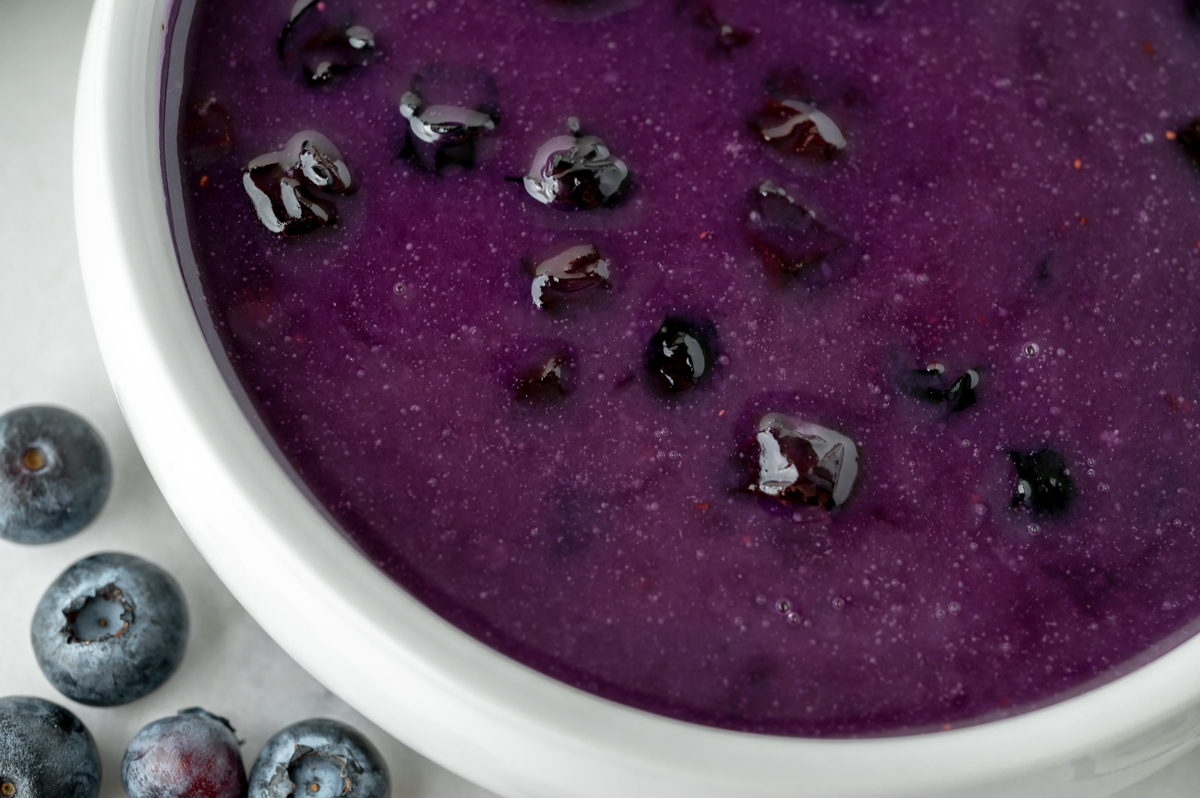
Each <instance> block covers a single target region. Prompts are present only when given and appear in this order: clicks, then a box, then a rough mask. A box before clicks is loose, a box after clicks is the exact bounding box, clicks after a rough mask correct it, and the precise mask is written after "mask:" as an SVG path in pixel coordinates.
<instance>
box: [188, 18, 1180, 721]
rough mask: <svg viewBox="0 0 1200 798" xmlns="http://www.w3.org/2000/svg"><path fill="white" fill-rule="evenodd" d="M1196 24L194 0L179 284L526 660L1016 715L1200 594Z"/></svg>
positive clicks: (1094, 678) (344, 483)
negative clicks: (184, 283)
mask: <svg viewBox="0 0 1200 798" xmlns="http://www.w3.org/2000/svg"><path fill="white" fill-rule="evenodd" d="M1194 5H1195V4H1189V3H1183V2H1174V3H1166V4H1145V3H1137V2H1134V1H1133V0H1096V1H1095V2H1092V3H1086V4H1078V3H1067V2H1059V1H1058V0H1032V2H1030V0H997V1H996V2H994V3H989V4H987V7H986V9H984V8H982V7H981V6H980V4H978V3H976V2H967V1H966V0H927V2H921V3H917V2H903V0H899V1H897V2H890V3H877V2H871V3H861V2H846V0H797V1H796V2H788V3H780V2H778V0H739V2H733V1H732V0H711V2H710V1H709V0H704V2H699V1H698V0H697V2H673V1H671V2H666V1H664V2H656V1H654V0H646V1H645V2H637V0H587V1H586V2H578V1H575V2H568V0H519V1H518V0H513V2H508V3H502V4H492V5H489V6H487V8H486V11H482V10H481V6H480V4H479V3H476V2H471V1H470V0H437V2H436V3H432V2H426V0H419V2H418V1H417V0H396V1H395V2H389V3H362V2H355V0H337V2H333V0H324V1H323V2H319V3H314V4H311V7H310V6H309V5H305V4H304V3H301V4H299V5H295V4H293V3H292V2H291V0H271V2H265V3H250V4H248V3H244V2H238V0H203V2H201V3H200V4H199V10H198V12H197V15H196V17H195V20H194V30H193V31H192V34H193V35H192V36H191V37H190V38H191V45H190V47H191V50H190V52H189V57H188V59H187V62H186V63H187V66H186V74H183V75H181V76H180V77H181V78H182V79H183V85H184V89H183V95H182V97H180V98H178V105H177V106H174V107H172V108H171V109H170V111H169V115H170V114H174V115H177V117H178V123H177V124H175V125H174V127H173V128H171V129H172V130H174V129H178V131H179V135H178V137H177V138H176V139H170V141H171V143H172V147H171V148H170V149H169V151H168V152H167V164H168V171H170V170H177V172H178V175H179V184H180V185H182V187H183V188H182V190H181V191H180V192H179V195H178V196H177V197H176V203H177V204H178V205H179V207H178V208H175V209H174V210H175V211H176V212H177V214H179V215H177V216H176V218H177V219H184V220H185V221H186V224H184V225H178V224H177V227H176V231H177V234H178V242H179V249H180V252H181V255H182V257H183V262H184V270H185V276H187V278H188V280H189V285H190V286H191V287H192V291H193V301H194V302H195V304H196V308H197V312H198V314H199V315H200V316H201V319H202V324H210V325H211V327H212V329H213V330H214V331H215V340H218V341H219V349H220V351H219V352H217V355H218V359H220V360H223V361H227V365H228V366H229V368H230V370H231V373H232V374H234V375H235V376H236V379H237V380H238V381H239V383H240V385H241V388H242V389H244V391H245V393H246V395H247V396H248V397H249V401H250V403H251V405H252V409H253V412H254V413H255V414H256V415H257V418H258V419H259V420H260V422H261V424H262V425H263V427H264V428H265V429H266V430H267V432H268V433H269V434H270V436H271V437H272V439H273V441H274V445H276V446H277V447H278V449H279V450H280V451H281V452H282V455H283V456H284V457H286V458H287V460H288V461H289V463H290V465H291V467H292V468H293V469H294V471H295V473H297V474H298V475H299V477H300V479H302V480H303V482H304V484H305V485H306V486H307V489H308V490H309V491H310V492H311V494H312V495H313V496H314V497H315V498H316V500H318V501H319V502H321V503H322V504H323V505H324V507H325V508H326V509H327V511H328V512H329V514H330V515H331V516H332V517H333V518H334V519H335V520H336V521H337V523H338V524H339V525H340V526H341V527H342V529H343V530H344V531H345V533H346V534H347V535H348V536H349V537H350V538H351V539H352V540H353V541H355V542H356V544H357V545H358V546H359V547H360V548H361V549H362V551H363V552H364V553H365V554H366V555H367V556H368V557H369V558H370V559H371V560H372V561H373V562H375V563H376V564H378V566H379V567H380V568H381V569H383V570H384V571H386V572H387V573H388V574H390V575H391V576H392V577H394V578H395V579H396V581H397V582H399V583H400V584H401V585H402V586H404V587H405V588H406V589H407V590H409V591H410V592H412V593H413V594H414V595H415V596H417V597H419V598H420V599H421V600H422V601H424V602H425V603H426V604H427V605H428V606H429V607H430V608H432V609H433V610H434V611H436V612H438V613H440V614H441V615H442V616H444V617H445V618H447V619H448V620H450V621H451V622H453V623H455V624H457V625H458V626H459V627H461V628H462V629H464V630H466V631H467V632H469V633H470V634H472V635H474V636H476V637H478V638H479V639H480V640H482V641H484V642H486V643H487V644H489V645H491V646H493V647H495V648H496V649H498V650H500V651H502V652H504V653H506V654H508V655H510V656H511V657H513V658H515V659H517V660H518V661H520V662H522V663H525V664H527V665H529V666H530V667H533V668H535V669H537V670H540V671H542V672H544V673H547V674H550V675H551V676H554V677H556V678H558V679H561V680H563V681H565V682H567V683H569V684H572V685H575V686H577V687H579V688H581V689H583V690H587V691H590V692H593V693H596V694H598V695H601V696H604V697H607V698H610V699H613V700H615V701H619V702H623V703H626V704H629V705H632V706H635V707H639V708H642V709H646V710H649V711H652V712H657V713H661V714H665V715H668V716H671V717H674V718H680V719H684V720H688V721H694V722H697V723H703V724H709V725H714V726H719V727H723V728H728V729H737V730H744V731H753V732H762V733H771V734H783V735H799V736H823V737H839V736H871V735H887V734H905V733H913V732H917V731H926V730H933V729H942V728H948V727H953V726H959V725H966V724H971V723H978V722H982V721H985V720H989V719H994V718H998V717H1003V716H1006V715H1011V714H1014V713H1018V712H1023V711H1027V710H1029V709H1032V708H1035V707H1038V706H1043V705H1046V704H1048V703H1051V702H1054V701H1057V700H1061V699H1062V698H1064V697H1067V696H1070V695H1073V694H1077V693H1078V692H1080V691H1082V690H1085V689H1089V688H1090V687H1092V686H1094V685H1096V684H1099V683H1101V682H1103V681H1105V680H1109V679H1112V678H1114V677H1115V676H1117V675H1119V674H1121V673H1123V672H1126V671H1128V670H1130V669H1131V668H1133V667H1136V666H1137V665H1138V664H1140V663H1142V662H1145V661H1147V660H1148V659H1150V658H1152V657H1154V656H1157V655H1158V654H1161V653H1162V652H1163V651H1165V650H1167V649H1168V648H1170V647H1171V646H1173V645H1175V644H1177V643H1178V642H1179V641H1180V640H1182V639H1184V638H1185V637H1186V636H1187V635H1188V634H1190V633H1191V632H1192V631H1194V630H1195V629H1196V628H1197V619H1200V537H1198V536H1197V531H1198V530H1197V524H1198V523H1200V522H1198V521H1197V519H1198V518H1200V512H1198V511H1200V488H1198V487H1197V486H1196V485H1195V482H1194V479H1193V478H1192V475H1194V474H1195V473H1197V472H1200V445H1198V442H1200V441H1198V436H1200V426H1198V425H1200V419H1198V418H1197V415H1196V410H1195V407H1196V405H1195V404H1194V402H1195V397H1196V396H1197V393H1198V392H1200V300H1198V299H1197V297H1198V296H1200V292H1198V291H1200V285H1198V283H1200V277H1197V275H1200V263H1198V262H1200V213H1197V210H1198V208H1197V205H1198V203H1200V169H1197V168H1196V166H1195V163H1194V160H1200V123H1197V122H1194V121H1193V120H1194V119H1196V117H1197V115H1198V114H1200V106H1198V105H1197V101H1196V98H1197V97H1200V24H1198V23H1197V22H1196V20H1195V19H1194V18H1193V11H1192V6H1194ZM297 9H298V11H297ZM297 14H298V15H297ZM289 20H290V21H289ZM356 26H366V27H367V28H369V32H370V38H369V44H370V46H369V47H368V44H367V42H368V40H367V38H365V36H366V34H363V33H362V31H359V30H358V29H357V27H356ZM281 33H282V34H283V35H282V36H281ZM183 38H187V37H183ZM322 65H325V66H322ZM1131 87H1134V88H1131ZM172 118H174V117H172ZM297 131H309V132H313V131H319V134H313V135H311V136H308V137H307V138H305V140H306V141H313V142H317V143H318V145H319V146H317V147H316V149H315V150H313V151H312V152H310V153H309V155H310V156H311V157H310V158H309V159H308V160H307V161H304V163H301V161H302V155H303V152H304V150H303V146H302V144H301V143H300V142H298V141H297V140H296V139H293V136H295V135H296V133H297ZM317 135H319V136H320V138H319V139H318V138H316V136H317ZM302 138H303V137H302ZM289 142H290V143H289ZM334 143H336V149H334V148H333V145H334ZM264 154H272V155H264ZM264 158H265V160H264ZM305 163H307V164H308V167H306V166H305V165H304V164H305ZM339 164H340V166H339ZM341 167H344V168H345V170H346V173H347V175H352V176H353V177H352V179H351V178H346V180H344V181H343V183H344V185H342V184H339V183H338V182H337V181H336V179H335V178H336V177H337V176H338V175H339V174H341V171H340V170H341ZM287 181H291V182H287ZM351 188H356V189H357V191H356V192H353V193H351V191H350V190H349V189H351ZM256 191H257V192H258V193H257V194H256V193H255V192H256ZM289 191H290V192H291V193H286V192H289ZM285 194H286V196H285ZM563 211H570V212H563ZM335 222H336V224H335ZM610 264H611V269H610ZM531 280H532V281H533V282H532V286H531ZM531 291H532V299H533V301H532V302H531V301H530V300H531ZM718 342H719V346H718V345H717V344H718ZM648 348H649V349H650V350H651V351H648ZM939 364H944V365H939Z"/></svg>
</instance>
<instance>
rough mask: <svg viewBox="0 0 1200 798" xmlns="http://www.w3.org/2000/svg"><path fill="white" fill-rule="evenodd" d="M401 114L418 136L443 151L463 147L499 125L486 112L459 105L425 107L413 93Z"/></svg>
mask: <svg viewBox="0 0 1200 798" xmlns="http://www.w3.org/2000/svg"><path fill="white" fill-rule="evenodd" d="M400 114H401V116H403V117H404V118H405V119H407V120H408V125H409V129H410V130H411V131H412V134H413V135H414V136H416V137H417V138H418V139H420V140H421V141H423V142H425V143H427V144H432V145H434V146H435V147H441V148H446V147H461V146H462V145H464V144H466V143H468V142H470V141H473V140H474V139H475V138H476V137H478V136H480V135H482V134H483V133H485V132H487V131H489V130H494V129H495V128H496V123H495V121H494V120H493V119H492V118H491V117H490V116H488V115H487V114H485V113H483V112H482V111H476V110H473V109H471V108H461V107H459V106H457V105H428V106H427V105H423V104H422V101H421V98H420V97H418V96H417V95H416V94H414V93H413V92H411V91H410V92H405V94H404V96H403V97H401V98H400Z"/></svg>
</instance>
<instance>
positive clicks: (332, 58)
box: [277, 0, 375, 85]
mask: <svg viewBox="0 0 1200 798" xmlns="http://www.w3.org/2000/svg"><path fill="white" fill-rule="evenodd" d="M333 5H334V0H297V3H296V5H295V6H293V7H292V13H291V16H290V17H289V18H288V21H287V24H286V25H284V27H283V32H282V33H281V34H280V35H279V42H278V44H277V50H278V52H279V58H280V60H281V61H283V62H284V63H285V64H296V63H299V65H300V68H301V69H302V71H303V72H304V79H305V80H306V81H307V82H308V83H309V84H310V85H319V84H321V83H327V82H329V81H330V80H332V79H333V78H335V77H336V76H338V75H341V74H344V73H346V72H350V71H351V70H354V69H357V68H360V67H365V66H368V65H369V64H370V63H371V61H372V60H373V59H374V57H375V34H373V33H372V32H371V30H370V29H369V28H365V27H363V26H362V25H355V24H354V23H353V20H352V19H351V18H350V16H349V15H341V16H339V17H337V18H334V11H333V9H332V6H333Z"/></svg>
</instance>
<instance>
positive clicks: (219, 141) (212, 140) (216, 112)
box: [183, 98, 233, 169]
mask: <svg viewBox="0 0 1200 798" xmlns="http://www.w3.org/2000/svg"><path fill="white" fill-rule="evenodd" d="M183 139H184V144H185V146H186V148H187V153H188V157H189V158H190V159H191V161H192V167H193V168H195V169H203V168H204V167H206V166H209V165H211V164H214V163H216V162H217V161H219V160H221V159H222V158H224V157H225V156H226V155H228V154H229V153H230V151H232V150H233V131H232V129H231V128H230V125H229V109H227V108H226V107H225V106H224V105H222V104H221V103H219V102H217V101H216V100H215V99H213V98H210V99H207V100H205V101H203V102H200V103H197V104H196V105H195V106H194V107H193V108H192V109H191V111H190V112H189V113H188V116H187V120H186V121H185V122H184V124H183Z"/></svg>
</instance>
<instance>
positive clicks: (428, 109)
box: [400, 64, 500, 171]
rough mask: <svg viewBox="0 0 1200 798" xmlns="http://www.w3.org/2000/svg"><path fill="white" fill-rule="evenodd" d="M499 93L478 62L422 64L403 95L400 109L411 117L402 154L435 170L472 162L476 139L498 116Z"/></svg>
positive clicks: (402, 114)
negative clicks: (476, 64)
mask: <svg viewBox="0 0 1200 798" xmlns="http://www.w3.org/2000/svg"><path fill="white" fill-rule="evenodd" d="M496 98H497V91H496V83H495V81H494V80H493V79H492V76H491V75H489V74H488V73H487V72H486V71H485V70H482V69H479V68H478V67H462V66H454V65H449V64H427V65H425V66H423V67H421V69H419V70H417V73H416V74H415V75H414V76H413V79H412V84H411V88H410V89H409V90H408V91H407V92H405V93H404V95H403V96H402V97H401V98H400V115H401V116H403V117H404V118H405V119H406V120H408V135H407V136H406V137H405V144H404V149H403V151H402V153H401V154H402V155H403V156H404V157H405V158H407V159H408V160H410V161H413V162H414V163H416V164H417V165H419V166H422V167H424V168H426V169H429V170H431V171H440V170H442V169H444V168H445V167H447V166H451V165H458V166H472V165H474V163H475V159H476V155H477V149H478V148H477V141H476V140H477V139H478V138H479V137H480V136H482V135H484V134H485V133H488V132H490V131H492V130H495V128H496V125H497V123H498V121H499V118H500V114H499V104H498V102H497V99H496Z"/></svg>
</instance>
